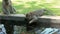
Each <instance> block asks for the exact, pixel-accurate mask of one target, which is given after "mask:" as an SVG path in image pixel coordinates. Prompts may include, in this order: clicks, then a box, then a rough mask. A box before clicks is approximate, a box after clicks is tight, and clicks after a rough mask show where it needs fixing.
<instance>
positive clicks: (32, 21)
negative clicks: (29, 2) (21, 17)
mask: <svg viewBox="0 0 60 34" xmlns="http://www.w3.org/2000/svg"><path fill="white" fill-rule="evenodd" d="M45 11H48V10H47V9H39V10H36V11H33V12H29V13H27V14H26V19H27V20H28V23H27V30H29V29H33V28H34V27H36V26H39V25H41V24H40V23H38V22H37V21H38V19H39V17H41V16H42V15H44V12H45ZM48 12H49V13H51V12H50V11H48ZM52 15H53V14H52ZM41 26H42V25H41ZM39 27H40V26H39Z"/></svg>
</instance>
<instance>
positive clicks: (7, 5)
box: [2, 0, 16, 15]
mask: <svg viewBox="0 0 60 34" xmlns="http://www.w3.org/2000/svg"><path fill="white" fill-rule="evenodd" d="M2 9H3V13H4V14H7V15H8V14H14V13H15V12H16V10H15V9H14V8H13V7H12V3H11V0H3V1H2Z"/></svg>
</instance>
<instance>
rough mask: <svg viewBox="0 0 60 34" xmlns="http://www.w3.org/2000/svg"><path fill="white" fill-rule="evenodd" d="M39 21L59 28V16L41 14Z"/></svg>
mask: <svg viewBox="0 0 60 34" xmlns="http://www.w3.org/2000/svg"><path fill="white" fill-rule="evenodd" d="M39 22H43V23H48V24H50V27H55V28H60V16H41V17H39ZM48 26H49V25H48Z"/></svg>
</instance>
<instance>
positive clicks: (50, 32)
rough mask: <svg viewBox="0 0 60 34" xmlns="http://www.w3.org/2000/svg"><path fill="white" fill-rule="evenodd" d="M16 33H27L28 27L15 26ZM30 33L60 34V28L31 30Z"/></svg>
mask: <svg viewBox="0 0 60 34" xmlns="http://www.w3.org/2000/svg"><path fill="white" fill-rule="evenodd" d="M14 34H27V32H26V27H24V26H14ZM28 34H60V30H59V29H56V28H45V29H44V30H43V31H42V29H40V30H36V31H32V32H29V33H28Z"/></svg>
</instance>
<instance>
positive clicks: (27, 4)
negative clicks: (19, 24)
mask: <svg viewBox="0 0 60 34" xmlns="http://www.w3.org/2000/svg"><path fill="white" fill-rule="evenodd" d="M59 1H60V0H57V1H56V0H49V1H48V2H47V0H36V1H35V0H34V1H28V0H27V1H22V0H12V3H13V4H12V5H13V7H15V9H16V11H17V12H16V13H19V14H26V13H28V12H30V11H33V10H37V9H41V8H43V7H44V8H46V9H48V10H50V11H51V12H52V13H54V14H56V15H60V8H59V7H57V8H55V6H60V2H59ZM1 5H2V3H1V1H0V11H2V10H1V9H2V8H1ZM45 14H46V15H48V12H46V13H45Z"/></svg>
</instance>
